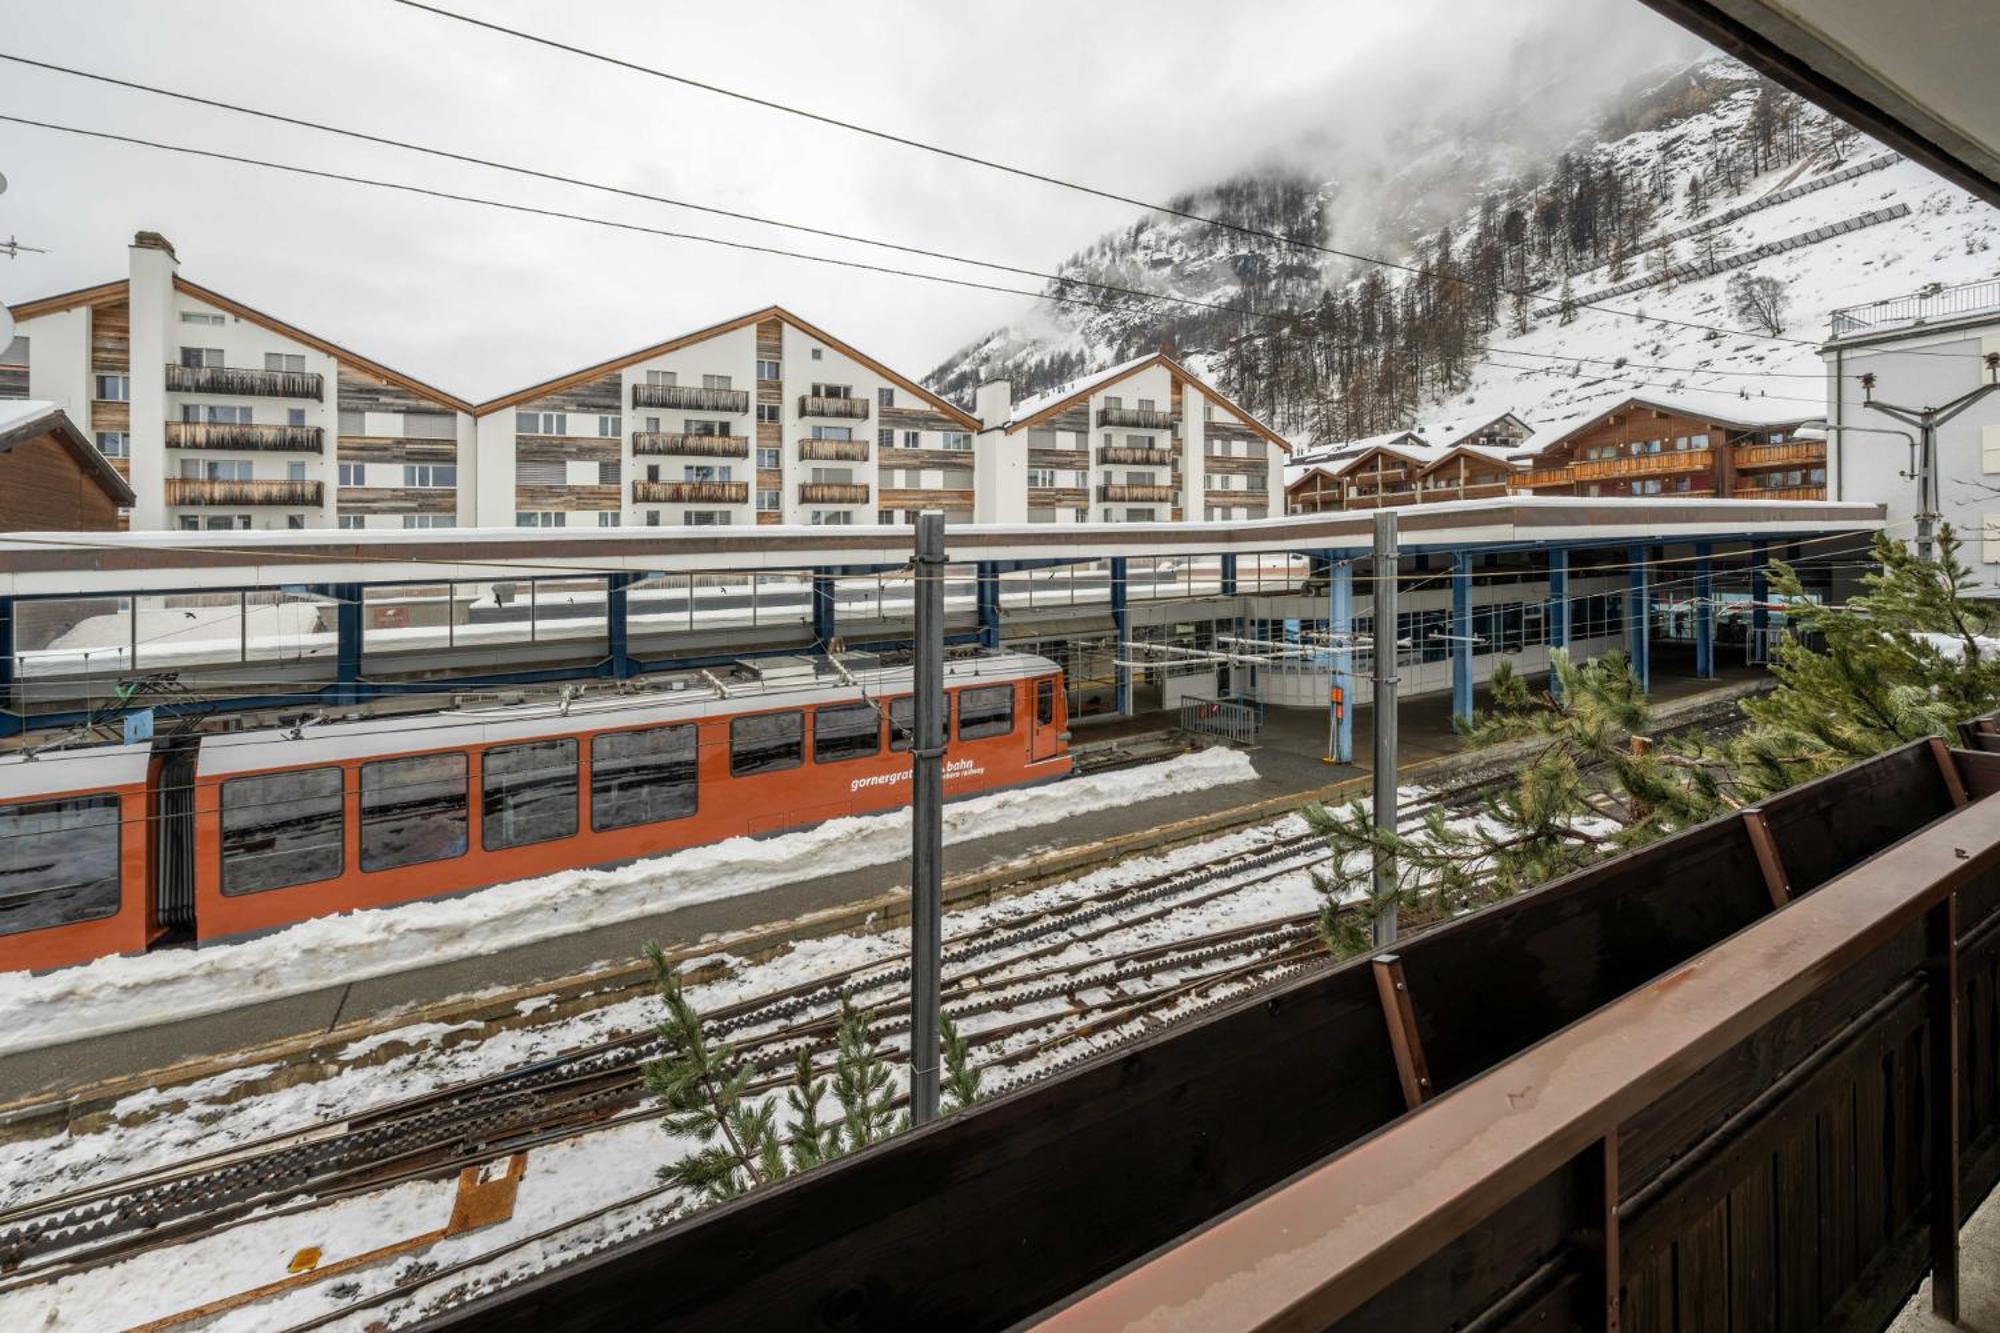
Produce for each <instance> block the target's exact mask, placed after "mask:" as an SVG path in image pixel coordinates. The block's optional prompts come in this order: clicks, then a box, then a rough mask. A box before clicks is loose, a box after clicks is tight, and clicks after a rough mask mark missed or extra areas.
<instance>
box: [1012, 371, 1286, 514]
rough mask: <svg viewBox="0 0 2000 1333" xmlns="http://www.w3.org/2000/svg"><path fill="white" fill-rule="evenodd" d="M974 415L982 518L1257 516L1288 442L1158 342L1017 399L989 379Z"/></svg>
mask: <svg viewBox="0 0 2000 1333" xmlns="http://www.w3.org/2000/svg"><path fill="white" fill-rule="evenodd" d="M978 415H979V419H980V423H981V426H980V434H979V440H978V445H977V451H978V483H977V495H978V509H977V513H978V517H979V519H980V520H981V521H983V522H993V523H1021V522H1027V523H1088V522H1100V523H1164V522H1180V521H1183V520H1188V521H1210V520H1213V521H1223V520H1234V519H1254V518H1265V517H1268V516H1270V515H1271V514H1272V513H1273V508H1272V497H1273V495H1274V494H1278V493H1280V492H1281V490H1282V484H1283V477H1284V459H1285V456H1286V454H1287V453H1288V452H1289V450H1290V447H1291V446H1290V445H1289V444H1288V443H1287V442H1286V440H1285V439H1284V437H1282V436H1280V435H1279V434H1278V433H1277V432H1276V431H1273V430H1272V429H1271V428H1270V427H1268V426H1266V425H1264V424H1263V423H1262V422H1261V421H1258V420H1257V419H1256V418H1255V417H1253V416H1251V415H1250V414H1249V413H1248V412H1246V411H1244V410H1243V409H1242V408H1240V407H1238V406H1237V405H1236V404H1235V403H1233V402H1231V401H1230V400H1229V399H1228V398H1226V397H1224V396H1223V394H1222V393H1221V392H1220V391H1219V390H1217V389H1216V388H1215V387H1214V386H1213V385H1210V384H1208V383H1206V382H1204V381H1203V380H1201V379H1199V378H1197V377H1196V376H1195V375H1194V373H1193V372H1192V371H1190V370H1188V368H1187V367H1186V366H1184V365H1182V364H1181V363H1180V362H1178V361H1176V360H1175V359H1174V358H1173V357H1171V356H1169V355H1167V354H1166V353H1165V352H1156V353H1154V354H1152V355H1150V356H1143V357H1139V358H1138V359H1136V360H1133V361H1128V362H1125V363H1124V364H1123V365H1117V366H1113V367H1111V368H1110V369H1108V370H1103V371H1099V372H1097V373H1096V374H1093V375H1088V376H1085V377H1084V378H1082V379H1080V380H1076V381H1073V382H1071V383H1069V384H1066V385H1063V386H1062V387H1061V388H1059V389H1056V390H1054V391H1052V392H1050V393H1045V394H1042V395H1040V396H1038V397H1036V398H1033V399H1029V400H1027V401H1026V402H1022V403H1015V402H1014V401H1013V392H1012V386H1011V385H1009V384H1008V382H1007V381H1005V380H995V381H990V382H988V383H986V384H983V385H981V386H980V388H979V398H978Z"/></svg>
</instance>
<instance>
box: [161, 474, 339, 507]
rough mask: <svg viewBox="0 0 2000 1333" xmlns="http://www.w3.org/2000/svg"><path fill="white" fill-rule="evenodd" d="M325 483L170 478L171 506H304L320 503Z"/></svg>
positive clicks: (168, 500) (168, 499) (168, 501)
mask: <svg viewBox="0 0 2000 1333" xmlns="http://www.w3.org/2000/svg"><path fill="white" fill-rule="evenodd" d="M321 494H322V490H321V485H320V483H319V482H316V481H207V480H200V479H195V478H189V477H169V478H167V503H168V504H169V505H190V506H193V505H204V506H222V507H233V506H236V505H304V506H307V507H312V506H316V505H318V504H319V503H320V495H321Z"/></svg>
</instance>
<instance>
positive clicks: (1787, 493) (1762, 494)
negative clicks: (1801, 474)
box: [1732, 486, 1826, 500]
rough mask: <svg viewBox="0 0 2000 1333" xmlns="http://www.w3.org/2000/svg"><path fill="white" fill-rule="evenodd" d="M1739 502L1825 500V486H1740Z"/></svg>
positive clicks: (1737, 489)
mask: <svg viewBox="0 0 2000 1333" xmlns="http://www.w3.org/2000/svg"><path fill="white" fill-rule="evenodd" d="M1732 498H1734V499H1737V500H1824V499H1826V487H1824V486H1738V487H1737V488H1736V494H1735V495H1734V496H1733V497H1732Z"/></svg>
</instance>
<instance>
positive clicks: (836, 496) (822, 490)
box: [799, 481, 868, 505]
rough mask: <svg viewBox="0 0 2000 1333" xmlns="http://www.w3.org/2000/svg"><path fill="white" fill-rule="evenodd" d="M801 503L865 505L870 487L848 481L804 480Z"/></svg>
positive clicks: (801, 483)
mask: <svg viewBox="0 0 2000 1333" xmlns="http://www.w3.org/2000/svg"><path fill="white" fill-rule="evenodd" d="M799 503H800V504H808V505H865V504H867V503H868V487H867V486H866V485H863V484H861V483H858V482H848V481H802V482H800V483H799Z"/></svg>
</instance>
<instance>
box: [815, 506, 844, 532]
mask: <svg viewBox="0 0 2000 1333" xmlns="http://www.w3.org/2000/svg"><path fill="white" fill-rule="evenodd" d="M853 523H854V514H853V513H852V512H851V511H850V510H846V509H815V510H813V511H812V524H813V526H814V527H816V528H845V527H851V526H852V525H853Z"/></svg>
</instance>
